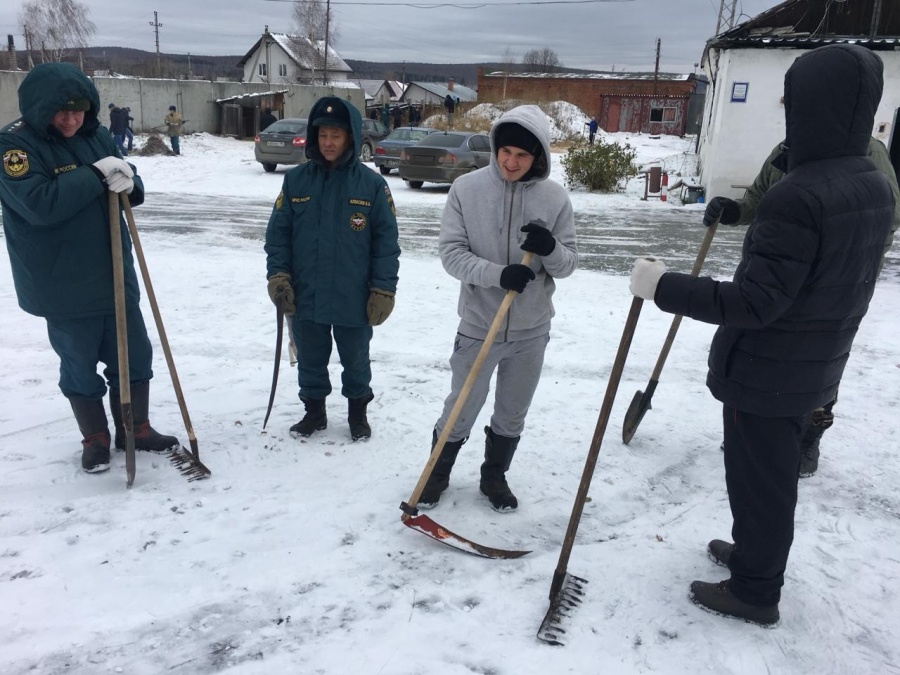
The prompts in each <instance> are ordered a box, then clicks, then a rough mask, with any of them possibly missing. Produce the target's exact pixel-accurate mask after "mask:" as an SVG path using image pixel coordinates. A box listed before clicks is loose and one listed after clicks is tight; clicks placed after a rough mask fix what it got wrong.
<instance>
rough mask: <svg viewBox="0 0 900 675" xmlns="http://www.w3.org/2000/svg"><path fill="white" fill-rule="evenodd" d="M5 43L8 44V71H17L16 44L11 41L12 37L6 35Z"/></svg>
mask: <svg viewBox="0 0 900 675" xmlns="http://www.w3.org/2000/svg"><path fill="white" fill-rule="evenodd" d="M6 42H7V44H8V47H7V54H8V56H9V69H10V70H18V69H19V64H18V63H17V62H16V43H15V41H14V40H13V36H12V35H7V36H6Z"/></svg>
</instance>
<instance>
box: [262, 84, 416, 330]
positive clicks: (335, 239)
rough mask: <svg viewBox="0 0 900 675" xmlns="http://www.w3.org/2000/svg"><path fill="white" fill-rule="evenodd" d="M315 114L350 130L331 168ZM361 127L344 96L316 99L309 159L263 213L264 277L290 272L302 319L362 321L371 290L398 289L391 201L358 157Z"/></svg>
mask: <svg viewBox="0 0 900 675" xmlns="http://www.w3.org/2000/svg"><path fill="white" fill-rule="evenodd" d="M336 106H341V107H342V108H343V110H341V109H340V108H336ZM329 110H330V111H331V112H329ZM335 111H337V112H335ZM320 115H321V116H327V117H335V116H337V117H339V118H341V119H343V120H349V123H350V130H351V133H352V134H353V142H352V143H351V145H350V147H349V148H348V149H347V151H346V152H345V153H344V155H343V156H342V157H340V158H338V160H337V162H336V166H334V167H332V168H329V167H328V166H327V163H326V162H325V160H324V158H323V157H322V153H321V152H320V150H319V140H318V128H317V127H316V126H315V125H314V122H315V120H316V118H317V117H319V116H320ZM361 132H362V117H361V116H360V114H359V111H358V110H357V109H356V108H355V107H354V106H353V105H351V104H350V102H349V101H345V100H343V99H340V98H337V97H334V96H329V97H325V98H322V99H319V101H317V102H316V104H315V105H314V106H313V108H312V110H311V111H310V113H309V126H308V128H307V140H306V155H307V157H308V158H309V160H310V161H308V162H306V163H305V164H301V165H299V166H296V167H294V168H292V169H291V170H290V171H288V172H287V175H286V176H285V177H284V183H283V184H282V188H281V193H280V194H279V195H278V198H277V199H276V200H275V207H274V209H273V210H272V215H271V217H270V218H269V224H268V226H267V228H266V244H265V251H266V254H267V265H266V266H267V276H269V277H271V276H272V275H273V274H276V273H278V272H286V273H288V274H290V275H291V282H292V285H293V288H294V301H295V304H296V306H297V313H296V317H297V318H298V319H300V320H301V321H313V322H315V323H321V324H329V325H338V326H356V327H360V326H367V325H368V318H367V316H366V301H367V300H368V297H369V291H370V289H373V288H378V289H381V290H384V291H390V292H396V290H397V273H398V270H399V267H400V261H399V257H400V244H399V242H398V232H397V218H396V216H395V214H394V200H393V197H392V196H391V191H390V188H388V186H387V183H385V181H384V178H382V177H381V176H380V175H378V174H377V173H375V172H374V171H372V170H371V169H370V168H369V167H367V166H365V165H363V164H362V163H361V162H360V161H359V159H358V157H359V150H360V145H361V139H362V134H361Z"/></svg>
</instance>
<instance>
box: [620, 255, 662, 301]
mask: <svg viewBox="0 0 900 675" xmlns="http://www.w3.org/2000/svg"><path fill="white" fill-rule="evenodd" d="M665 273H666V264H665V263H664V262H663V261H662V260H656V259H654V258H638V259H637V260H635V261H634V269H633V270H631V283H630V284H629V286H628V289H629V290H630V291H631V294H632V295H636V296H637V297H639V298H643V299H644V300H653V298H654V297H655V296H656V286H657V284H659V278H660V277H661V276H662V275H663V274H665Z"/></svg>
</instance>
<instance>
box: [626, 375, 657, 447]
mask: <svg viewBox="0 0 900 675" xmlns="http://www.w3.org/2000/svg"><path fill="white" fill-rule="evenodd" d="M652 396H653V395H652V394H651V393H649V392H648V393H646V394H645V393H644V392H642V391H641V390H640V389H638V390H637V391H636V392H634V397H633V398H632V399H631V403H630V404H629V406H628V411H627V412H626V413H625V422H624V423H623V424H622V442H623V443H624V444H625V445H628V444H629V443H630V442H631V439H632V438H634V433H635V432H636V431H637V428H638V425H640V423H641V420H642V419H644V415H645V414H646V413H647V411H648V410H650V409H651V408H652V407H653V406H651V405H650V400H651V398H652Z"/></svg>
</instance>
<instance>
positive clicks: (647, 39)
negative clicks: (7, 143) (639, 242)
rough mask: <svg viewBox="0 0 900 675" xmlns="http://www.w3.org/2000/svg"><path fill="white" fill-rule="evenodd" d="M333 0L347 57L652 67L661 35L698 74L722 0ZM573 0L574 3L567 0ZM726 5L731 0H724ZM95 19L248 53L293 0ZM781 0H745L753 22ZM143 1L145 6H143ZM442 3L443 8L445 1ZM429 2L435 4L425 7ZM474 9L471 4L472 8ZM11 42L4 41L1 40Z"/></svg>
mask: <svg viewBox="0 0 900 675" xmlns="http://www.w3.org/2000/svg"><path fill="white" fill-rule="evenodd" d="M475 1H477V0H451V1H450V2H443V0H422V1H421V2H410V3H407V4H401V2H399V1H397V0H385V1H384V2H381V3H380V4H379V3H378V2H375V0H347V1H346V2H342V1H341V0H334V1H333V2H332V8H333V10H334V16H335V19H336V21H337V24H338V31H339V32H338V39H337V49H338V52H339V53H340V54H341V56H343V57H344V58H351V59H363V60H367V61H403V60H406V61H420V62H427V63H478V62H499V61H501V60H502V57H503V54H504V52H505V51H506V49H507V48H509V49H510V50H512V51H513V52H514V53H515V54H516V55H517V57H518V59H517V60H520V59H521V57H522V54H523V53H525V52H526V51H528V50H529V49H534V48H543V47H550V48H551V49H553V50H554V51H556V53H557V55H558V57H559V60H560V61H561V62H562V63H563V65H565V66H570V67H572V68H586V69H596V70H608V69H611V68H613V67H614V68H615V69H616V70H652V68H653V64H654V60H655V49H656V38H657V37H658V38H661V40H662V51H661V59H660V69H661V70H663V71H668V72H691V71H692V70H693V65H694V63H696V62H697V61H699V60H700V57H701V54H702V51H703V46H704V44H705V42H706V40H707V39H708V38H709V37H710V36H711V35H713V33H714V32H715V28H716V20H717V17H718V12H719V6H720V4H721V2H722V0H597V1H595V2H585V0H506V1H505V2H504V1H501V0H486V1H485V2H484V3H482V4H479V5H478V6H477V7H474V5H475ZM566 2H569V3H570V4H565V3H566ZM441 3H443V4H441ZM725 3H726V5H729V6H730V4H731V0H725ZM82 4H85V5H86V6H87V7H88V8H89V9H90V13H91V18H92V20H93V21H94V23H95V24H96V25H97V32H96V34H95V35H94V37H93V39H92V41H91V46H123V47H134V48H136V49H144V50H147V51H151V52H152V51H155V49H156V46H155V37H154V28H153V26H152V25H151V24H152V23H153V18H154V16H153V12H154V11H156V12H157V13H158V21H159V23H160V24H162V25H161V27H160V29H159V43H160V51H161V52H164V53H191V54H198V55H210V56H212V55H231V54H235V55H243V54H244V53H246V52H247V51H248V50H249V49H250V47H252V46H253V43H254V42H255V41H256V40H257V39H258V38H259V36H260V35H261V34H262V32H263V29H264V27H265V26H266V25H268V26H269V29H270V30H271V31H273V32H290V30H291V1H290V0H202V1H195V2H185V1H184V0H154V2H152V3H127V2H121V1H120V0H83V3H82ZM777 4H778V0H738V2H737V14H738V15H740V16H741V17H742V18H741V20H742V21H743V20H746V19H747V18H749V17H753V16H756V15H757V14H759V13H760V12H763V11H765V10H766V9H769V8H770V7H774V6H775V5H777ZM138 5H140V7H138ZM439 5H440V6H439ZM23 6H24V0H4V1H3V2H0V26H2V29H3V32H4V33H6V34H9V33H13V34H14V35H15V36H16V46H17V47H18V48H24V43H25V40H24V37H23V36H22V35H21V32H22V30H21V27H20V25H19V21H18V15H19V13H20V11H21V9H22V7H23ZM429 6H432V8H430V9H429V8H427V7H429ZM467 6H468V7H470V8H468V9H466V8H465V7H467ZM4 44H5V40H4Z"/></svg>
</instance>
